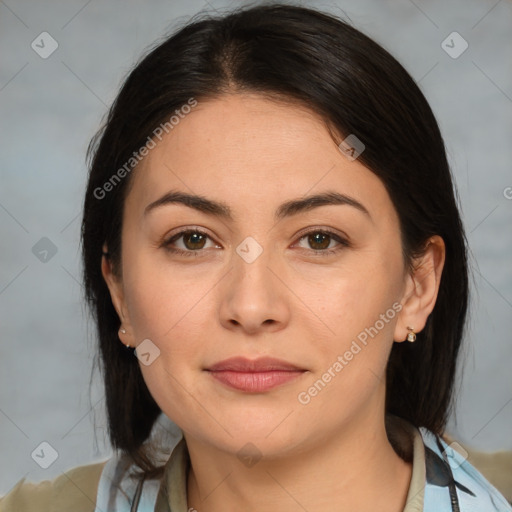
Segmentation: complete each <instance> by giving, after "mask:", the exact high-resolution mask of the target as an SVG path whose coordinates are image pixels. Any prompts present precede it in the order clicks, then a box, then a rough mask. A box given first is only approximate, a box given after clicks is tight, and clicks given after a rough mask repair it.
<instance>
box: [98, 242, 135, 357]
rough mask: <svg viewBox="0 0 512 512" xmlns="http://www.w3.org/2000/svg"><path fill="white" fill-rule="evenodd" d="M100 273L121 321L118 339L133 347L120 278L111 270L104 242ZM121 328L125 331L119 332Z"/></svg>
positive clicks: (131, 330) (132, 337)
mask: <svg viewBox="0 0 512 512" xmlns="http://www.w3.org/2000/svg"><path fill="white" fill-rule="evenodd" d="M106 253H107V254H106ZM101 273H102V275H103V279H105V282H106V283H107V287H108V289H109V292H110V298H111V300H112V304H113V305H114V308H115V310H116V312H117V315H118V316H119V321H120V323H121V326H120V328H119V333H118V336H119V339H120V340H121V342H122V343H123V344H124V345H128V346H131V347H135V344H134V336H133V329H132V326H131V323H130V318H129V316H128V312H127V308H126V302H125V298H124V288H123V282H122V279H121V278H120V277H119V276H118V275H116V274H115V273H114V271H113V267H112V262H111V260H110V258H109V256H108V248H107V245H106V244H104V245H103V256H102V258H101ZM121 329H124V330H125V331H126V332H125V333H123V332H121Z"/></svg>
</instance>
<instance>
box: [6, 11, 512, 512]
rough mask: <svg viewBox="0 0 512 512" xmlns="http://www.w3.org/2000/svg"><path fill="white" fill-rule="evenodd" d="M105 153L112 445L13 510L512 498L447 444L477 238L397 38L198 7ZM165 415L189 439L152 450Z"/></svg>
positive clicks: (143, 80)
mask: <svg viewBox="0 0 512 512" xmlns="http://www.w3.org/2000/svg"><path fill="white" fill-rule="evenodd" d="M90 150H91V155H92V161H91V167H90V175H89V182H88V187H87V192H86V196H85V202H84V216H83V223H82V244H83V263H84V280H85V286H86V291H87V298H88V300H89V303H90V305H91V306H92V310H93V312H94V314H95V319H96V323H97V328H98V338H99V344H100V353H101V358H102V362H103V373H104V379H105V389H106V397H107V409H108V418H109V429H110V438H111V442H112V445H113V446H114V448H116V449H117V450H118V452H117V455H116V456H115V457H112V458H111V459H110V460H109V461H108V462H107V463H106V464H99V465H98V464H96V465H91V466H86V467H83V468H77V469H75V470H74V472H73V473H72V474H69V475H67V476H66V481H65V480H64V479H63V477H60V479H57V481H55V482H54V483H53V485H51V484H48V485H47V486H46V487H45V488H44V489H39V488H38V489H37V490H35V489H34V488H33V487H30V485H31V484H25V483H23V482H20V484H19V485H18V486H17V487H16V488H15V489H14V490H13V491H12V492H11V493H10V494H9V495H8V496H7V497H6V498H4V500H3V502H2V506H3V508H2V510H31V508H30V507H31V506H34V507H36V508H35V509H37V510H50V509H51V510H67V509H68V508H66V507H71V506H72V507H73V510H96V511H98V512H99V511H107V510H108V511H110V510H116V511H135V510H138V511H149V510H155V511H159V512H160V511H172V512H185V511H187V510H188V511H192V510H197V511H199V512H216V511H219V510H244V511H263V510H277V509H278V510H281V511H296V510H308V511H310V512H312V511H315V510H326V509H329V510H333V509H334V510H350V511H352V510H357V511H370V510H372V511H373V510H375V509H376V507H378V510H380V511H384V512H398V511H405V512H412V511H420V510H422V511H425V512H431V511H436V512H437V511H445V510H446V511H466V510H482V511H484V510H485V511H505V510H512V509H511V507H510V506H509V505H508V504H507V502H506V500H505V499H504V498H503V496H501V495H500V494H499V492H498V491H497V490H496V489H495V488H494V487H493V486H492V485H491V484H490V483H489V482H487V481H486V480H485V479H484V478H483V476H482V475H480V473H478V472H477V471H476V469H474V468H473V467H472V466H471V464H470V463H469V462H468V461H467V460H465V458H464V456H463V455H461V454H460V453H458V452H457V451H456V450H454V449H453V448H452V446H448V444H447V443H446V442H445V441H444V440H443V439H442V438H441V437H440V436H441V434H442V432H443V429H444V427H445V424H446V420H447V417H448V414H449V411H450V405H451V402H452V390H453V379H454V375H455V369H456V361H457V355H458V353H459V347H460V344H461V341H462V338H463V335H464V326H465V317H466V309H467V301H468V271H467V260H466V242H465V236H464V232H463V227H462V223H461V220H460V216H459V212H458V209H457V204H456V200H455V196H454V190H453V184H452V179H451V175H450V170H449V167H448V163H447V159H446V154H445V149H444V144H443V139H442V137H441V134H440V132H439V129H438V126H437V123H436V120H435V118H434V116H433V114H432V111H431V109H430V107H429V105H428V103H427V102H426V100H425V98H424V96H423V95H422V93H421V92H420V90H419V89H418V87H417V86H416V84H415V82H414V81H413V80H412V78H411V77H410V76H409V75H408V73H407V72H406V71H405V70H404V69H403V68H402V67H401V65H400V64H399V63H398V62H397V61H396V60H395V59H394V58H393V57H391V56H390V55H389V54H388V53H387V52H386V51H385V50H383V49H382V48H381V47H380V46H378V45H377V44H376V43H375V42H373V41H372V40H370V39H369V38H368V37H366V36H364V35H363V34H361V33H360V32H359V31H357V30H355V29H354V28H352V27H351V26H349V25H347V24H345V23H344V22H342V21H340V20H338V19H336V18H334V17H331V16H328V15H326V14H323V13H320V12H317V11H314V10H310V9H306V8H302V7H293V6H286V5H268V6H260V7H254V8H250V9H242V10H239V11H236V12H234V13H232V14H230V15H227V16H224V17H220V18H215V19H214V18H205V19H200V20H197V21H194V22H193V23H190V24H188V25H187V26H185V27H183V28H182V29H181V30H180V31H178V32H177V33H176V34H175V35H173V36H172V37H170V38H169V39H167V40H165V41H164V42H163V43H161V44H159V45H158V46H157V47H156V48H154V49H153V50H152V51H151V52H150V53H149V54H148V55H147V56H146V57H145V58H144V59H143V60H142V61H141V62H140V63H139V64H138V65H137V67H136V68H135V69H134V70H133V71H132V73H131V74H130V75H129V77H128V79H127V80H126V82H125V83H124V85H123V87H122V89H121V91H120V93H119V95H118V97H117V99H116V101H115V103H114V105H113V106H112V108H111V110H110V113H109V116H108V119H107V121H106V124H105V126H104V127H103V129H102V130H101V131H100V133H99V134H98V136H97V138H96V139H95V141H94V143H93V144H92V145H91V148H90ZM134 355H135V356H136V357H134ZM162 413H163V414H164V415H165V417H168V418H170V419H171V420H172V421H173V422H174V423H175V424H176V425H177V426H178V427H179V428H180V430H181V432H182V433H183V437H182V438H181V439H180V440H179V442H178V443H177V444H176V446H175V447H173V449H172V452H171V451H167V453H164V459H163V463H162V464H158V462H157V458H158V457H159V456H162V451H161V450H160V452H158V449H157V448H158V447H157V445H156V439H155V438H154V437H150V435H151V433H152V429H153V428H154V427H155V424H156V421H157V420H158V419H159V418H160V417H161V416H162ZM67 481H71V483H72V484H73V486H74V487H75V488H78V489H79V490H80V491H81V492H80V494H81V496H80V497H79V498H77V497H75V496H78V495H79V493H77V491H76V489H74V490H71V489H72V486H71V485H70V484H67V485H66V483H65V482H67ZM77 482H78V483H77ZM96 488H97V492H96ZM73 493H74V494H73ZM84 496H85V497H84ZM35 502H37V503H36V505H37V506H36V505H30V503H35ZM37 507H38V508H37ZM50 507H52V508H50Z"/></svg>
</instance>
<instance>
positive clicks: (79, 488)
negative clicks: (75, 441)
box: [0, 461, 106, 512]
mask: <svg viewBox="0 0 512 512" xmlns="http://www.w3.org/2000/svg"><path fill="white" fill-rule="evenodd" d="M105 463H106V461H104V462H98V463H95V464H88V465H86V466H78V467H76V468H73V469H71V470H69V471H66V472H65V473H63V474H62V475H60V476H59V477H57V478H55V479H54V480H51V481H50V480H45V481H43V482H41V483H38V484H34V483H30V482H25V479H22V480H20V481H19V482H18V483H17V484H16V486H15V487H14V488H13V489H11V491H10V492H9V494H7V495H6V496H4V497H2V498H1V499H0V512H41V511H44V512H94V509H95V507H96V493H97V490H98V483H99V480H100V476H101V472H102V470H103V466H104V465H105Z"/></svg>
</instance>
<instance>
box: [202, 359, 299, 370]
mask: <svg viewBox="0 0 512 512" xmlns="http://www.w3.org/2000/svg"><path fill="white" fill-rule="evenodd" d="M207 370H209V371H211V372H215V371H233V372H270V371H275V370H282V371H305V370H304V369H303V368H299V367H298V366H295V365H293V364H291V363H288V362H286V361H282V360H281V359H274V358H272V357H260V358H259V359H253V360H251V359H246V358H245V357H232V358H230V359H226V360H225V361H220V362H219V363H215V364H214V365H212V366H210V367H209V368H207Z"/></svg>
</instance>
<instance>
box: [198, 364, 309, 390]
mask: <svg viewBox="0 0 512 512" xmlns="http://www.w3.org/2000/svg"><path fill="white" fill-rule="evenodd" d="M206 370H207V371H208V372H209V373H210V374H211V375H212V377H214V378H215V379H217V380H219V381H220V382H222V383H224V384H226V385H227V386H229V387H231V388H234V389H238V390H240V391H246V392H252V393H258V392H263V391H268V390H270V389H272V388H275V387H276V386H280V385H281V384H284V383H286V382H289V381H291V380H293V379H296V378H297V377H299V376H300V375H302V374H303V373H304V372H305V371H306V370H304V369H302V368H298V367H297V366H295V365H292V364H290V363H287V362H286V361H282V360H279V359H274V358H271V357H261V358H259V359H255V360H250V359H246V358H244V357H233V358H230V359H226V360H225V361H221V362H219V363H216V364H214V365H212V366H210V367H209V368H207V369H206Z"/></svg>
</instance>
